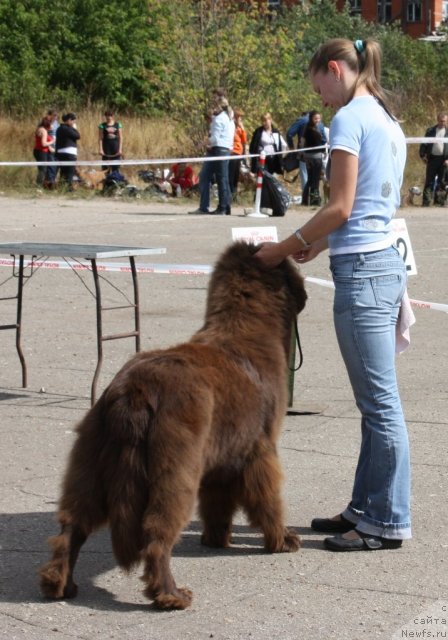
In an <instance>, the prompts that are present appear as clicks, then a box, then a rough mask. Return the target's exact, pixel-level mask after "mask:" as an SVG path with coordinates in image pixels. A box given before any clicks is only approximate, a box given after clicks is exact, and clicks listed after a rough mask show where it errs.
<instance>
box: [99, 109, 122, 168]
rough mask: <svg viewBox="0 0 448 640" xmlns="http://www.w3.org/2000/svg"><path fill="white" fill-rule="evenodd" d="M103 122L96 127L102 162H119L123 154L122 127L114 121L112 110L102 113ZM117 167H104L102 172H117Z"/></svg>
mask: <svg viewBox="0 0 448 640" xmlns="http://www.w3.org/2000/svg"><path fill="white" fill-rule="evenodd" d="M104 116H105V118H106V120H105V122H102V123H101V124H100V125H98V130H99V132H98V144H99V152H100V156H101V159H102V160H120V159H121V157H122V154H123V127H122V125H121V122H117V121H116V120H115V113H114V112H113V111H112V109H108V110H107V111H105V112H104ZM119 168H120V166H119V165H113V166H111V165H104V166H103V167H102V169H103V171H106V170H107V171H108V172H110V171H111V169H115V170H118V169H119Z"/></svg>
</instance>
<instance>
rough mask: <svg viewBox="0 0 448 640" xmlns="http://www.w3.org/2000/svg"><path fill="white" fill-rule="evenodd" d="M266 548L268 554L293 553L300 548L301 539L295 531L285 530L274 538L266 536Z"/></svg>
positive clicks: (278, 532) (277, 533)
mask: <svg viewBox="0 0 448 640" xmlns="http://www.w3.org/2000/svg"><path fill="white" fill-rule="evenodd" d="M264 548H265V549H266V551H267V552H268V553H292V552H293V551H298V549H299V548H300V538H299V536H298V535H297V533H296V532H295V531H291V529H283V531H277V532H276V535H275V536H272V537H268V536H266V534H265V546H264Z"/></svg>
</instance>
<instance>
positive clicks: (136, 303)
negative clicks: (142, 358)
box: [129, 256, 140, 353]
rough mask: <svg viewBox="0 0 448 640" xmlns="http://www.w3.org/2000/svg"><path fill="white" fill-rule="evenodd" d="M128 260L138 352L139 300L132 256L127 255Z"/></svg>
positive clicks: (136, 349) (137, 350)
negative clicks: (132, 287) (132, 289)
mask: <svg viewBox="0 0 448 640" xmlns="http://www.w3.org/2000/svg"><path fill="white" fill-rule="evenodd" d="M129 262H130V265H131V272H132V284H133V285H134V318H135V351H136V353H138V352H139V351H140V300H139V293H138V280H137V269H136V268H135V258H134V256H129Z"/></svg>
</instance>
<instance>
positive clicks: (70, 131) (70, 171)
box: [56, 113, 81, 190]
mask: <svg viewBox="0 0 448 640" xmlns="http://www.w3.org/2000/svg"><path fill="white" fill-rule="evenodd" d="M80 137H81V136H80V134H79V131H78V130H77V128H76V115H75V114H74V113H66V114H65V115H63V116H62V124H61V125H60V126H59V127H58V130H57V131H56V159H57V160H59V161H60V162H68V161H75V160H76V159H77V157H78V149H77V143H78V140H79V139H80ZM59 170H60V175H61V183H63V184H64V185H66V186H67V187H68V188H69V190H72V182H73V177H74V175H75V165H74V164H72V165H61V166H60V168H59Z"/></svg>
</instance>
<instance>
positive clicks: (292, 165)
mask: <svg viewBox="0 0 448 640" xmlns="http://www.w3.org/2000/svg"><path fill="white" fill-rule="evenodd" d="M299 166H300V157H299V153H287V154H286V155H285V157H284V158H283V159H282V167H283V171H286V173H290V171H295V170H296V169H298V168H299Z"/></svg>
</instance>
